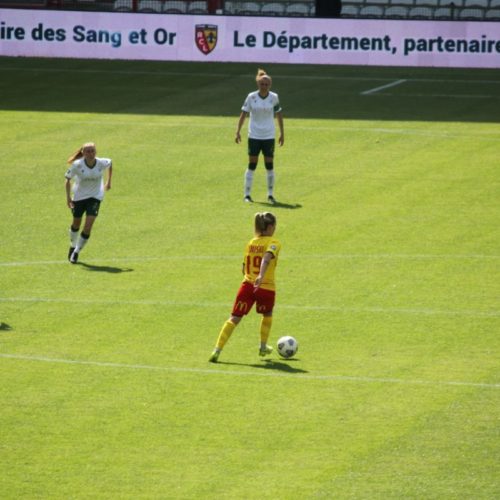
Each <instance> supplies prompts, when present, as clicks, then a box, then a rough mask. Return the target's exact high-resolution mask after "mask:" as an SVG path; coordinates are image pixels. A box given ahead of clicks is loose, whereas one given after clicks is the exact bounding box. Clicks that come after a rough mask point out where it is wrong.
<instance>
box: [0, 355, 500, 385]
mask: <svg viewBox="0 0 500 500" xmlns="http://www.w3.org/2000/svg"><path fill="white" fill-rule="evenodd" d="M0 358H4V359H16V360H22V361H38V362H43V363H59V364H68V365H83V366H96V367H101V368H121V369H127V370H151V371H163V372H173V373H194V374H198V375H229V376H236V377H280V378H293V380H294V381H297V380H325V381H328V380H330V381H341V382H358V383H379V384H407V385H432V386H468V387H485V388H490V389H500V383H487V382H466V381H449V380H448V381H445V380H411V379H400V378H392V377H388V378H384V377H358V376H351V375H310V374H307V373H301V372H294V373H290V372H292V371H293V368H291V369H290V372H288V373H283V372H277V371H275V372H271V371H265V372H261V371H257V370H256V371H242V370H220V369H217V368H212V369H203V368H189V367H178V366H154V365H143V364H128V363H113V362H107V361H91V360H78V359H62V358H48V357H44V356H24V355H22V354H9V353H0ZM270 363H271V364H268V365H262V366H263V368H265V369H267V370H271V369H272V361H271V362H270ZM220 364H221V365H223V364H224V363H220Z"/></svg>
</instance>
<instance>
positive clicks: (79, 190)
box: [65, 158, 111, 201]
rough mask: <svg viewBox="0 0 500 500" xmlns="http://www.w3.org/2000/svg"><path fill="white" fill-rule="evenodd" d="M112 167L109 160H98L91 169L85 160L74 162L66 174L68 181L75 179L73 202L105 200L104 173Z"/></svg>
mask: <svg viewBox="0 0 500 500" xmlns="http://www.w3.org/2000/svg"><path fill="white" fill-rule="evenodd" d="M109 167H111V160H110V159H109V158H96V163H95V165H94V166H93V167H92V168H90V167H88V166H87V164H86V163H85V159H84V158H80V159H79V160H76V161H74V162H73V163H72V164H71V167H69V168H68V171H67V172H66V175H65V177H66V179H73V178H74V179H75V183H74V184H73V201H79V200H86V199H87V198H96V199H97V200H101V201H102V199H103V198H104V180H103V176H104V171H105V170H106V169H107V168H109Z"/></svg>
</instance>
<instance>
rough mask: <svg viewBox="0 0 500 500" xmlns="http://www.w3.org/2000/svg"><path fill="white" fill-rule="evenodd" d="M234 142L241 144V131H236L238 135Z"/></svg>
mask: <svg viewBox="0 0 500 500" xmlns="http://www.w3.org/2000/svg"><path fill="white" fill-rule="evenodd" d="M234 142H235V143H236V144H239V143H240V142H241V135H240V133H239V132H236V137H235V138H234Z"/></svg>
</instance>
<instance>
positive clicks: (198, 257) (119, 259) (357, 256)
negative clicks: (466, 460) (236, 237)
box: [0, 253, 500, 267]
mask: <svg viewBox="0 0 500 500" xmlns="http://www.w3.org/2000/svg"><path fill="white" fill-rule="evenodd" d="M239 258H240V256H239V255H163V256H161V257H144V256H143V257H141V256H138V257H133V256H131V257H111V258H109V259H89V260H87V261H86V263H88V264H95V263H97V262H99V263H101V264H106V263H110V262H125V263H127V262H161V261H165V262H168V261H172V260H185V261H204V260H235V259H239ZM286 258H287V259H319V260H324V259H334V260H360V259H365V260H494V259H500V255H486V254H362V253H360V254H349V253H346V254H341V253H339V254H299V255H293V254H292V255H286ZM48 265H65V266H67V265H68V261H67V260H64V259H61V260H33V261H18V262H16V261H11V262H0V267H23V266H48Z"/></svg>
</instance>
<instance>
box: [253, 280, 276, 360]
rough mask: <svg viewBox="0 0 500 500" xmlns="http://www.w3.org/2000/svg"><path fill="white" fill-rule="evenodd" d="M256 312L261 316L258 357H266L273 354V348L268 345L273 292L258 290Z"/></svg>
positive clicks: (273, 298) (271, 323)
mask: <svg viewBox="0 0 500 500" xmlns="http://www.w3.org/2000/svg"><path fill="white" fill-rule="evenodd" d="M256 301H257V312H259V313H261V314H262V319H261V322H260V348H259V355H260V356H267V355H269V354H271V353H272V352H273V348H272V347H271V346H270V345H268V340H269V336H270V333H271V327H272V325H273V308H274V301H275V292H274V291H272V290H262V289H261V290H258V291H257V294H256Z"/></svg>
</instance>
